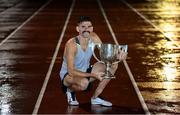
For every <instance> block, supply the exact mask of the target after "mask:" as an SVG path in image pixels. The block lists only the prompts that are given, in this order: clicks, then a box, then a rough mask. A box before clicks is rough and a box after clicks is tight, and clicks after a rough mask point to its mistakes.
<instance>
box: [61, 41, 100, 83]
mask: <svg viewBox="0 0 180 115" xmlns="http://www.w3.org/2000/svg"><path fill="white" fill-rule="evenodd" d="M76 53H77V46H76V43H75V40H74V39H70V40H69V41H68V42H67V43H66V46H65V53H64V54H65V58H66V59H67V69H68V74H69V75H70V76H73V77H92V78H95V79H99V80H101V78H100V76H98V75H97V74H94V73H86V72H82V71H79V70H77V69H75V67H74V60H75V56H76Z"/></svg>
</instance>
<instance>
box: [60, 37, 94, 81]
mask: <svg viewBox="0 0 180 115" xmlns="http://www.w3.org/2000/svg"><path fill="white" fill-rule="evenodd" d="M75 39H76V44H77V54H76V56H75V60H74V66H75V69H77V70H79V71H82V72H86V70H87V69H88V68H89V65H90V59H91V57H92V54H93V50H94V46H95V44H94V43H93V42H92V40H91V39H90V40H89V42H88V46H87V48H86V51H84V50H83V49H82V48H81V46H80V44H79V40H78V39H77V37H76V38H75ZM67 72H68V71H67V60H66V58H65V57H63V63H62V67H61V70H60V77H61V80H63V78H64V75H65V74H66V73H67Z"/></svg>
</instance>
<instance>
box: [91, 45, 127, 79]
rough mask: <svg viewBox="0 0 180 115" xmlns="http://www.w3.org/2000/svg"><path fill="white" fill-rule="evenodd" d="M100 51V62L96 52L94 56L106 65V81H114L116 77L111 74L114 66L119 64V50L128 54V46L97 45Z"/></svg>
mask: <svg viewBox="0 0 180 115" xmlns="http://www.w3.org/2000/svg"><path fill="white" fill-rule="evenodd" d="M96 46H97V47H98V49H99V55H100V60H99V59H98V58H97V57H96V55H95V53H94V51H93V56H94V57H95V59H96V60H97V61H99V62H102V63H104V64H105V66H106V69H105V75H104V76H103V78H104V79H114V78H115V76H114V75H113V74H112V73H111V72H110V68H111V66H112V65H113V64H115V63H119V62H120V60H118V58H117V56H118V54H119V53H120V52H119V50H122V51H124V52H127V45H114V44H96V45H95V48H96Z"/></svg>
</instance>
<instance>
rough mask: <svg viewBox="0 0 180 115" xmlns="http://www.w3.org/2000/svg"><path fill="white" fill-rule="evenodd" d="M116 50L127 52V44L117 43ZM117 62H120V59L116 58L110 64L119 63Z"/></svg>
mask: <svg viewBox="0 0 180 115" xmlns="http://www.w3.org/2000/svg"><path fill="white" fill-rule="evenodd" d="M118 50H122V51H124V52H127V50H128V45H118ZM119 62H121V61H120V60H118V61H115V62H113V63H112V64H117V63H119Z"/></svg>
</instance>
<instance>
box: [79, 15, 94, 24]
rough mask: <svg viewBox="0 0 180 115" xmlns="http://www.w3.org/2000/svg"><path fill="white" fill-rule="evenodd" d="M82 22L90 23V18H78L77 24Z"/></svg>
mask: <svg viewBox="0 0 180 115" xmlns="http://www.w3.org/2000/svg"><path fill="white" fill-rule="evenodd" d="M84 21H90V22H91V18H90V17H89V16H80V17H79V20H78V24H80V23H81V22H84Z"/></svg>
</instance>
